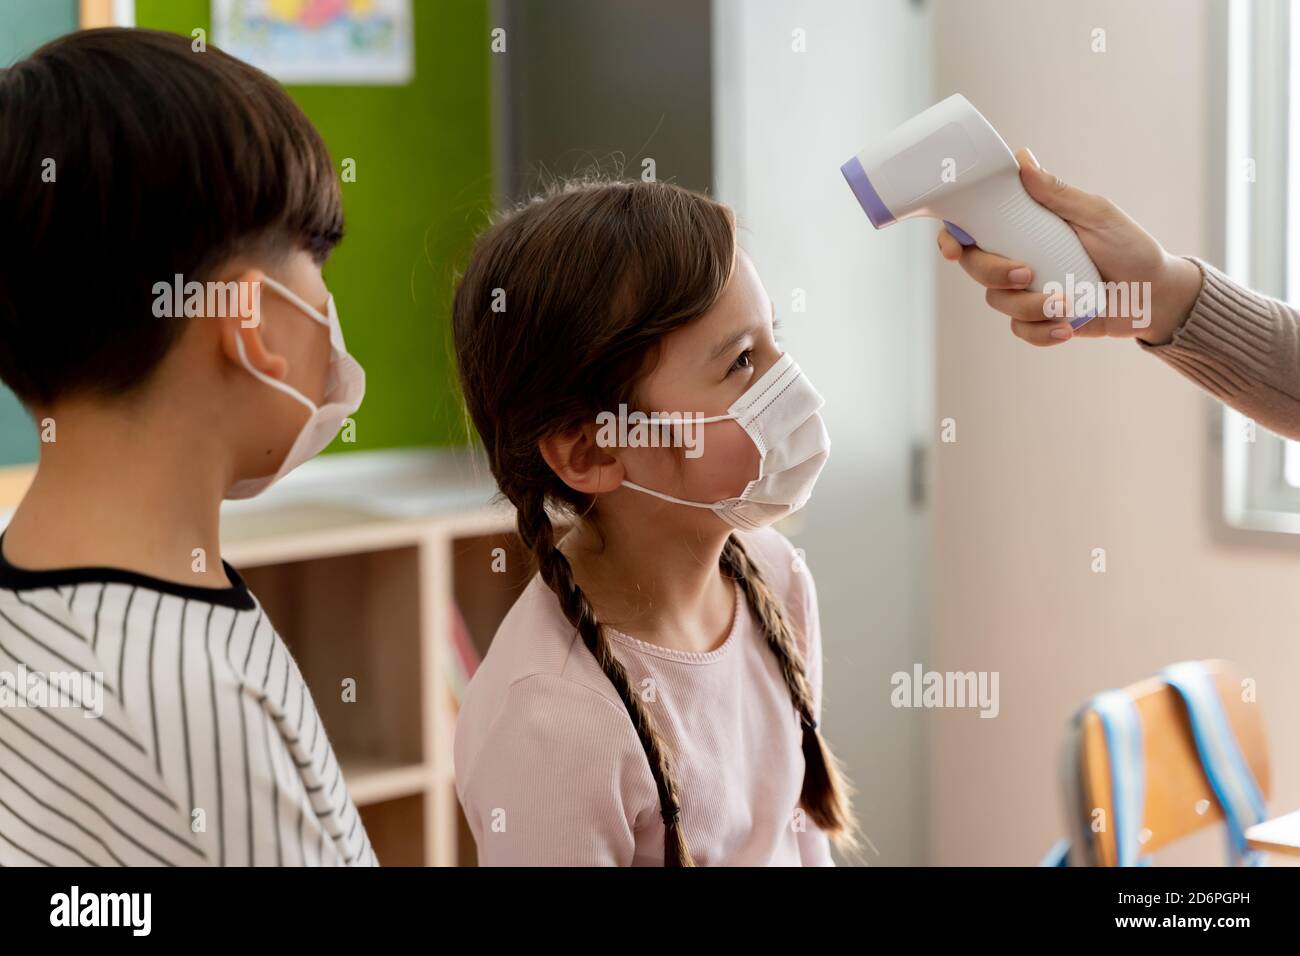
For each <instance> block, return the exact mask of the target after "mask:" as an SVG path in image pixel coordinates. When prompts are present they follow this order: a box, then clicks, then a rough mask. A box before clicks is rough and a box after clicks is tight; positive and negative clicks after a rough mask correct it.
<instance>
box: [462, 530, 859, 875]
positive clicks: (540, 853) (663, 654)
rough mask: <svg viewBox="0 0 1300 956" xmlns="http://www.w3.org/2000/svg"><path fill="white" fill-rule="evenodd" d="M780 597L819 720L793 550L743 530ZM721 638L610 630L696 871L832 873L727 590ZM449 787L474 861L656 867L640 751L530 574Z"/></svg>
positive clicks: (775, 693) (787, 714)
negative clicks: (684, 643) (672, 780)
mask: <svg viewBox="0 0 1300 956" xmlns="http://www.w3.org/2000/svg"><path fill="white" fill-rule="evenodd" d="M741 540H742V542H743V544H744V545H745V548H746V550H747V552H748V553H749V555H750V557H751V559H752V560H753V561H754V562H755V563H756V564H757V565H758V566H759V568H760V569H761V571H762V574H763V577H764V580H766V581H767V583H768V585H769V587H771V588H772V589H773V591H774V593H775V594H776V595H778V596H779V597H780V599H781V600H782V601H783V602H784V606H785V609H786V613H787V616H788V619H789V620H790V622H791V625H792V627H793V628H794V631H795V634H796V640H797V643H798V646H799V649H800V652H801V653H802V654H803V657H804V660H805V662H806V668H807V673H808V677H809V681H810V683H811V685H812V687H813V694H814V702H815V707H816V710H815V714H816V716H817V719H818V721H819V722H820V720H821V696H822V666H821V632H820V628H819V623H818V615H817V594H816V590H815V588H814V585H813V580H812V575H811V574H810V573H809V571H808V569H807V568H806V567H804V566H803V564H802V562H801V561H799V560H797V558H796V555H795V553H794V549H793V547H791V545H790V542H789V541H788V540H787V539H786V538H785V537H784V536H783V535H782V534H780V533H779V532H777V531H774V530H772V529H763V530H761V531H756V532H745V533H742V534H741ZM735 594H736V612H735V614H734V616H733V622H732V627H731V631H730V633H729V635H728V636H727V638H726V640H725V641H724V642H723V643H722V644H721V645H719V646H718V647H717V648H715V649H714V650H712V651H708V652H704V653H694V652H687V651H680V650H673V649H669V648H664V647H659V646H658V645H655V644H650V643H647V642H644V641H641V640H638V639H636V638H634V637H631V636H629V635H626V634H622V633H619V632H617V631H612V630H610V631H609V637H610V640H611V641H612V642H613V645H614V653H615V655H616V656H617V657H618V659H619V660H620V661H621V662H622V663H623V665H624V667H626V668H627V671H628V676H629V678H630V681H631V684H632V687H633V688H634V689H636V690H637V692H639V693H641V694H642V697H643V699H645V700H646V702H647V703H648V706H649V707H650V709H651V711H652V713H653V714H654V717H655V720H656V722H657V724H658V727H659V728H660V732H661V733H662V734H663V735H664V737H665V739H666V740H667V743H668V747H669V752H670V754H671V755H672V757H673V761H674V765H675V767H676V773H677V781H678V784H679V787H680V796H681V805H682V823H683V826H684V833H685V837H686V843H687V846H688V847H689V848H690V851H691V855H692V856H693V857H694V860H695V862H696V865H699V866H710V865H712V866H720V865H726V866H746V865H756V866H764V865H774V866H800V865H804V866H834V861H833V860H832V859H831V855H830V845H829V841H828V839H827V837H826V834H825V833H824V832H822V831H821V830H820V829H819V828H818V827H817V825H816V824H815V823H814V822H813V821H812V820H811V819H810V818H809V817H808V816H807V814H806V813H805V812H804V811H803V810H802V808H798V803H799V793H800V789H801V787H802V785H803V774H804V758H803V751H802V749H801V740H802V731H801V729H800V725H799V716H798V713H797V711H796V710H795V707H794V703H793V701H792V700H791V697H790V692H789V690H788V689H787V688H786V685H785V682H784V681H783V680H782V679H781V675H780V673H779V671H778V668H777V663H776V658H775V657H774V656H773V654H772V652H771V650H770V648H769V647H768V646H767V641H766V640H765V639H764V637H763V635H762V631H761V628H760V626H759V623H758V621H757V619H756V618H755V617H754V615H753V612H751V611H750V609H749V605H748V602H747V601H746V600H745V599H744V596H743V594H742V593H741V590H740V588H739V586H736V587H735ZM454 759H455V766H456V792H457V795H458V796H459V798H460V802H461V806H462V807H463V808H464V810H465V815H466V817H467V819H468V821H469V826H470V829H471V831H472V832H473V835H474V840H475V842H476V844H477V846H478V858H479V863H480V865H489V866H491V865H497V866H500V865H506V866H512V865H513V866H601V865H609V866H615V865H617V866H662V865H663V858H664V826H663V821H662V819H661V817H660V806H659V799H658V796H657V793H656V790H655V786H654V781H653V778H652V777H651V775H650V766H649V763H648V762H647V760H646V756H645V751H644V750H643V749H642V747H641V744H640V742H639V741H638V739H637V736H636V732H635V731H634V730H633V728H632V721H631V719H630V718H629V716H628V713H627V710H626V708H625V707H624V706H623V703H622V701H621V700H619V697H618V695H617V693H616V692H615V691H614V688H613V685H611V684H610V682H609V680H608V678H606V677H605V675H604V673H603V672H602V671H601V670H600V668H599V667H598V666H597V664H596V661H595V659H594V658H593V657H592V656H591V653H590V652H589V651H588V650H587V648H586V646H585V645H584V644H583V643H582V641H581V640H580V639H579V638H578V636H577V633H576V631H575V630H574V628H573V626H572V625H571V624H570V623H569V622H568V621H567V620H566V619H565V617H564V615H563V613H562V612H561V611H560V606H559V602H558V600H557V599H556V597H555V595H554V594H553V593H552V592H551V590H550V589H549V588H548V587H547V586H546V585H545V584H544V583H543V582H542V580H541V578H540V577H537V576H534V577H533V579H532V581H531V582H530V583H529V585H528V587H527V588H526V589H525V590H524V593H523V594H522V595H521V596H520V598H519V600H518V601H517V602H516V603H515V605H514V607H512V608H511V609H510V612H509V613H508V614H507V615H506V618H505V620H504V621H503V622H502V624H501V627H500V629H499V630H498V631H497V634H496V637H495V638H494V639H493V641H492V645H491V647H490V649H489V650H488V653H487V655H486V656H485V657H484V660H483V663H482V664H481V665H480V666H479V669H478V671H477V672H476V673H475V675H474V678H473V680H472V681H470V684H469V687H468V688H467V690H466V693H465V699H464V701H463V702H462V704H461V710H460V717H459V720H458V721H457V726H456V741H455V755H454Z"/></svg>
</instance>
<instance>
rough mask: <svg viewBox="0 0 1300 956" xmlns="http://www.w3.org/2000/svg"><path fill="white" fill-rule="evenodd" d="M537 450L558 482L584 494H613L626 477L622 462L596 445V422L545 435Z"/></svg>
mask: <svg viewBox="0 0 1300 956" xmlns="http://www.w3.org/2000/svg"><path fill="white" fill-rule="evenodd" d="M537 448H538V450H539V451H540V452H541V453H542V458H543V459H544V460H545V461H546V464H548V465H550V466H551V470H552V471H554V472H555V473H556V474H557V475H558V476H559V477H560V480H561V481H562V482H564V483H565V484H566V485H568V486H569V487H570V488H572V489H573V490H574V491H580V492H582V493H583V494H588V495H595V494H602V493H604V492H608V491H614V490H616V489H617V488H618V486H619V483H620V482H622V480H623V478H624V477H625V474H626V473H625V472H624V470H623V463H622V462H621V461H619V460H618V458H617V457H616V456H614V455H611V454H610V453H609V451H608V450H607V449H604V448H601V447H600V445H598V444H596V430H595V423H592V424H591V425H581V426H579V427H577V428H573V429H570V430H569V431H567V432H561V433H559V434H555V435H548V436H547V437H545V438H543V439H542V440H541V441H539V442H538V443H537Z"/></svg>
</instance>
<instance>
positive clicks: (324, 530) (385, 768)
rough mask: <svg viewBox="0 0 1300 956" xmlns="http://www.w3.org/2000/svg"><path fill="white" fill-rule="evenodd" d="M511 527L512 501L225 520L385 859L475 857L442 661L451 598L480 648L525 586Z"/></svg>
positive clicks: (460, 861) (233, 554)
mask: <svg viewBox="0 0 1300 956" xmlns="http://www.w3.org/2000/svg"><path fill="white" fill-rule="evenodd" d="M513 528H514V512H513V509H511V508H509V507H499V506H495V505H477V506H468V507H465V508H463V509H449V510H447V511H444V512H442V513H439V514H436V515H422V516H419V517H412V518H377V517H374V516H372V515H368V514H365V513H363V512H357V511H349V510H347V509H340V508H330V507H326V506H312V505H300V506H295V507H279V508H276V509H273V510H268V511H267V512H266V513H264V514H255V513H251V512H250V513H246V514H239V515H236V516H234V517H233V518H231V519H229V520H224V521H223V541H224V544H223V548H224V551H225V557H226V560H228V561H229V562H230V563H231V564H232V565H234V566H235V567H236V568H237V569H238V570H239V572H240V574H242V575H244V577H245V580H246V581H247V582H248V585H249V587H251V588H252V590H253V592H254V593H255V594H256V595H257V596H258V599H259V600H260V601H261V602H262V604H263V606H264V607H265V608H266V610H267V613H268V614H269V615H270V617H271V620H272V622H273V623H274V624H275V626H276V629H277V630H278V631H279V633H280V634H281V635H282V636H283V637H284V639H285V642H286V643H287V644H288V645H289V648H290V650H291V651H292V653H293V655H294V658H295V659H296V660H297V662H298V666H299V667H300V669H301V670H302V673H303V676H304V678H305V679H306V681H307V684H308V686H309V687H310V688H311V692H312V696H313V697H314V698H315V701H316V706H317V708H318V709H319V711H320V714H321V720H322V722H323V723H324V725H325V729H326V731H327V733H328V734H329V737H330V740H331V742H332V743H333V745H334V748H335V752H336V753H337V754H338V757H339V762H340V764H341V765H342V767H343V773H344V778H345V780H346V782H347V785H348V788H349V790H350V792H351V794H352V799H353V801H354V802H355V803H356V804H357V807H358V809H359V810H360V811H361V815H362V819H363V821H364V822H365V825H366V829H367V831H368V832H369V834H370V838H371V841H372V843H373V844H374V847H375V852H376V853H377V855H378V856H379V860H380V862H381V863H382V864H384V865H399V866H403V865H405V866H420V865H426V866H456V865H472V864H473V863H474V861H475V852H474V846H473V840H472V839H471V838H470V835H469V832H468V829H467V827H466V823H465V820H464V818H463V815H462V814H461V812H460V807H459V802H458V801H457V798H456V792H455V785H454V781H455V768H454V766H453V759H452V741H453V739H454V732H455V727H454V718H452V716H451V714H450V711H449V707H448V701H447V696H448V689H447V688H448V683H447V672H446V670H445V669H446V668H447V667H448V665H449V662H450V661H451V660H452V657H451V654H452V653H453V643H452V627H453V617H454V607H459V608H460V611H461V614H462V616H463V619H464V621H465V622H466V625H467V627H468V630H469V633H470V636H471V639H472V641H473V643H474V645H475V647H476V649H477V650H478V653H479V655H480V656H481V655H483V654H484V653H486V651H487V648H488V645H489V644H490V642H491V640H492V636H493V634H494V633H495V632H496V628H497V625H499V624H500V622H501V620H502V618H503V617H504V616H505V614H506V612H507V611H508V610H509V609H510V606H511V605H512V604H513V603H514V601H515V599H516V598H517V597H518V595H519V593H520V592H521V591H522V590H523V588H524V587H525V586H526V585H527V582H528V578H529V577H530V574H531V570H530V567H529V563H528V561H527V557H526V555H524V553H523V551H522V549H521V546H520V544H519V541H518V538H517V536H516V535H515V533H514V531H513ZM495 548H503V549H505V555H506V563H505V566H506V569H505V571H504V573H502V572H501V571H494V570H493V558H494V549H495ZM497 564H498V566H499V564H500V562H497ZM348 679H353V680H354V681H355V688H356V694H355V701H352V702H345V701H344V699H343V686H344V681H345V680H348Z"/></svg>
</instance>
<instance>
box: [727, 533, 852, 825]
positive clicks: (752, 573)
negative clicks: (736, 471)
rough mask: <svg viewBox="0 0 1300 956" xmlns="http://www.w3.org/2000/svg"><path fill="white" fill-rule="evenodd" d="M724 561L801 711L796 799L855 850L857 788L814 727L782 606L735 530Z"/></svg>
mask: <svg viewBox="0 0 1300 956" xmlns="http://www.w3.org/2000/svg"><path fill="white" fill-rule="evenodd" d="M722 567H723V570H724V571H725V572H726V573H727V574H728V575H729V576H730V577H732V578H734V579H735V580H736V582H737V583H738V584H739V585H740V587H741V590H742V591H744V593H745V599H746V600H747V601H748V602H749V607H750V609H751V610H752V611H753V612H754V616H755V617H757V618H758V620H759V623H760V625H761V626H762V628H763V633H764V635H765V636H766V637H767V643H768V646H769V647H771V649H772V653H773V654H775V655H776V659H777V663H778V664H779V666H780V668H781V676H782V677H783V678H785V683H786V686H787V687H788V688H789V689H790V697H791V698H792V699H793V700H794V706H795V710H797V711H798V712H799V723H800V725H801V726H802V728H803V756H804V777H803V791H802V793H801V794H800V802H801V803H802V804H803V806H804V808H805V809H807V811H808V813H809V815H810V816H811V817H812V818H813V820H814V821H815V822H816V823H817V825H818V826H819V827H821V828H822V829H823V830H825V831H826V833H827V835H828V836H830V837H831V838H832V839H833V840H834V841H835V845H836V846H837V847H839V848H840V849H842V850H849V851H856V850H858V848H859V846H860V841H859V836H858V835H859V828H858V823H857V819H856V818H855V817H854V815H853V808H852V801H851V800H850V797H851V795H852V794H853V793H854V792H855V791H854V789H853V786H852V784H851V783H850V782H849V780H848V777H847V776H846V774H845V772H844V768H843V767H842V765H841V764H840V762H839V760H838V759H837V758H836V757H835V755H834V754H833V753H832V752H831V750H830V748H829V747H828V746H827V745H826V741H825V740H824V739H823V738H822V735H821V734H820V733H819V732H818V730H817V719H816V712H815V709H814V701H813V692H812V688H811V686H810V685H809V683H808V676H807V672H806V670H805V668H804V662H803V658H802V656H801V655H800V654H799V652H798V648H797V647H796V645H795V639H794V633H793V631H792V629H791V627H790V624H789V622H788V621H787V620H786V616H785V610H784V608H783V607H782V606H781V602H780V601H779V600H778V599H777V597H776V595H774V594H773V593H772V590H771V588H769V587H768V586H767V582H765V581H764V580H763V576H762V574H761V573H760V572H759V570H758V566H757V565H755V564H754V562H753V561H751V560H750V558H749V555H748V554H747V553H746V552H745V548H744V546H743V545H742V544H741V543H740V539H739V538H737V537H736V536H735V535H734V534H733V535H731V537H729V538H728V539H727V543H726V545H725V547H723V549H722Z"/></svg>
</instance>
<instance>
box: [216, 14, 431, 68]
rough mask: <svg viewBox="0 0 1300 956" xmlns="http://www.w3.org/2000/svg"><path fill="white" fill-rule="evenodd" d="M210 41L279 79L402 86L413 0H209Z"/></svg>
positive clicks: (409, 62) (411, 57) (410, 61)
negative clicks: (210, 2)
mask: <svg viewBox="0 0 1300 956" xmlns="http://www.w3.org/2000/svg"><path fill="white" fill-rule="evenodd" d="M212 40H213V42H214V43H216V45H217V46H219V47H220V48H221V49H223V50H225V51H226V52H227V53H229V54H231V55H232V56H237V57H239V58H240V59H241V60H245V61H247V62H249V63H251V64H253V65H254V66H256V67H257V68H258V69H261V70H265V71H266V72H267V73H269V74H271V76H273V77H275V78H276V79H277V80H279V81H280V82H282V83H309V84H323V85H348V86H352V85H357V84H380V85H389V86H400V85H402V84H405V83H409V82H410V81H411V79H412V77H414V75H415V54H414V49H413V43H414V41H413V37H412V26H411V0H212Z"/></svg>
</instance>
